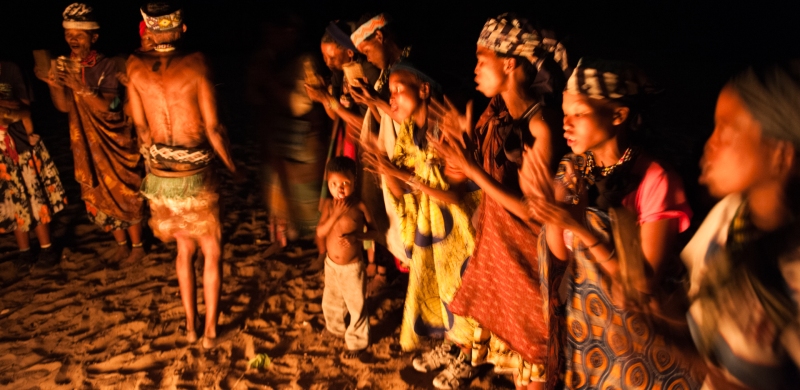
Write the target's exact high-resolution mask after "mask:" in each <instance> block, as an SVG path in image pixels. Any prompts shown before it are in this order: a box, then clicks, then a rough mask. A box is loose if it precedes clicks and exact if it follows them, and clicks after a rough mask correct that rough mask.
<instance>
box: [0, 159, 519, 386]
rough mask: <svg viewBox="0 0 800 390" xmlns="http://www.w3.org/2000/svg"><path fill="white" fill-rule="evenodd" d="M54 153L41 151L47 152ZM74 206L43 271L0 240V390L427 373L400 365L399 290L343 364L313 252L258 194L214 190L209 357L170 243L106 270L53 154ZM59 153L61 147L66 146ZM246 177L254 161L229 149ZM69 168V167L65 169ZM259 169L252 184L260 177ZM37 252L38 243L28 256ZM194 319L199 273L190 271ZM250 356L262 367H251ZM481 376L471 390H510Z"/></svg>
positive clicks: (299, 381) (345, 379)
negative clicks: (293, 247) (219, 244)
mask: <svg viewBox="0 0 800 390" xmlns="http://www.w3.org/2000/svg"><path fill="white" fill-rule="evenodd" d="M48 146H50V145H48ZM50 149H51V151H53V155H54V158H55V160H56V163H57V164H58V166H59V168H60V169H61V176H62V180H63V181H64V182H65V185H66V186H67V188H68V192H69V195H70V200H71V201H72V205H71V206H69V207H68V209H67V210H65V211H63V212H62V213H59V214H58V215H57V219H56V221H55V222H54V223H53V224H52V226H53V230H54V235H55V236H56V237H57V238H58V240H59V241H60V242H61V243H62V244H63V246H64V247H65V249H64V251H63V256H62V259H61V261H60V263H59V264H58V265H57V266H55V267H52V268H42V267H37V266H34V267H32V268H30V269H28V267H24V266H20V265H19V264H16V262H15V261H13V260H14V259H15V258H16V252H15V249H16V248H15V241H14V238H13V235H4V236H0V253H2V254H3V255H2V256H0V388H4V389H207V388H213V389H216V388H221V389H356V388H358V389H426V388H432V386H431V385H430V383H431V381H432V379H433V377H434V376H435V373H434V374H421V373H417V372H416V371H414V369H413V368H412V367H411V366H410V361H411V358H412V357H413V354H412V353H404V352H402V351H401V350H400V349H399V348H398V343H397V341H398V335H399V324H400V318H401V315H402V305H403V297H404V295H405V281H404V279H403V278H402V277H401V278H398V279H397V280H395V281H394V282H393V284H392V285H391V287H390V288H389V289H388V290H387V292H386V293H385V294H383V295H382V296H380V297H378V298H376V299H372V300H371V301H370V302H369V307H370V313H371V316H372V317H371V323H372V325H373V327H372V331H371V345H370V347H369V348H368V350H367V352H366V353H364V354H363V355H362V356H361V357H360V358H359V359H357V360H345V359H342V358H341V356H340V355H341V352H342V350H343V348H344V341H343V340H342V339H339V338H337V337H334V336H332V335H330V334H328V333H327V332H326V331H324V320H323V317H322V309H321V300H322V289H323V273H322V270H321V263H319V262H317V261H316V259H317V253H316V251H314V250H306V251H305V252H297V251H295V252H287V251H280V250H279V249H278V248H277V247H276V246H272V245H271V243H269V242H268V239H269V235H268V233H267V227H266V212H265V211H264V207H263V204H262V203H261V200H260V193H259V192H258V191H257V190H255V189H254V188H257V185H255V184H254V183H245V184H239V185H234V184H233V183H230V182H229V181H227V178H225V180H226V181H225V183H224V184H223V185H222V186H221V187H220V188H221V191H222V199H223V222H224V229H223V237H224V241H225V242H224V249H223V252H224V265H223V271H224V279H223V287H222V290H223V291H222V297H221V302H220V306H221V308H222V314H221V316H220V321H219V334H220V337H219V345H218V346H217V348H215V349H212V350H205V349H203V347H202V346H201V343H199V342H198V343H195V344H191V345H190V344H188V343H187V342H186V340H185V337H184V329H183V324H184V315H183V308H182V306H181V303H180V296H179V292H178V281H177V278H176V276H175V269H174V256H175V253H176V248H175V245H174V244H163V243H161V242H159V241H158V240H155V239H151V240H149V241H148V243H149V245H148V246H149V255H148V256H147V257H146V258H145V259H144V260H143V261H142V262H141V263H139V264H135V265H131V266H117V265H114V264H108V263H107V261H106V258H108V257H109V256H110V254H111V252H112V251H113V250H114V245H115V244H114V242H113V239H112V238H111V236H110V234H107V233H104V232H102V231H100V230H99V229H97V228H96V227H95V226H94V225H92V224H90V223H89V222H88V220H87V219H86V218H85V216H84V211H83V208H82V205H81V204H80V202H78V198H79V195H78V193H77V191H78V189H77V187H76V186H75V184H74V181H72V172H71V171H70V170H69V168H70V167H69V166H65V165H66V164H65V163H63V161H67V160H70V159H69V158H68V156H64V155H63V153H65V152H66V153H69V151H68V149H67V150H66V151H61V153H60V154H59V153H55V151H54V150H53V149H54V148H53V147H52V146H50ZM65 149H66V148H65ZM234 152H235V153H234V155H236V156H244V159H246V160H249V161H247V162H248V163H249V166H251V167H255V166H257V165H256V161H255V157H254V155H255V154H256V153H255V151H253V150H249V149H247V148H243V147H236V149H235V151H234ZM70 162H71V161H70ZM256 173H257V172H256V171H255V169H253V170H252V172H250V174H249V175H248V177H257V174H256ZM34 245H35V244H34ZM195 268H196V272H197V275H198V301H199V310H200V313H201V316H202V315H203V313H204V312H205V309H204V307H203V305H202V282H201V281H202V277H201V275H202V272H203V270H202V261H195ZM257 354H267V355H268V356H269V357H270V358H271V360H272V363H271V365H270V366H269V367H267V368H265V369H254V368H248V362H249V360H250V359H251V358H253V357H254V356H255V355H257ZM510 385H511V382H510V381H509V379H507V378H505V377H499V376H496V375H494V374H493V373H492V372H491V369H490V368H488V367H487V368H482V369H481V371H480V375H479V376H478V377H477V378H476V379H474V380H473V381H472V383H471V384H470V388H475V389H491V388H511V387H512V386H510Z"/></svg>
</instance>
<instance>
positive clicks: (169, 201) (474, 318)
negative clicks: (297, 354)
mask: <svg viewBox="0 0 800 390" xmlns="http://www.w3.org/2000/svg"><path fill="white" fill-rule="evenodd" d="M141 13H142V17H143V21H142V28H141V30H140V34H141V37H142V47H141V48H140V49H138V50H137V51H136V52H135V53H134V54H132V55H131V56H130V58H129V59H128V61H127V64H126V67H125V68H126V70H125V71H123V72H120V70H119V69H118V66H117V64H116V63H115V62H114V61H113V60H111V59H109V58H106V57H104V56H103V55H102V54H99V53H97V52H95V51H94V50H92V45H93V44H94V43H95V42H96V41H97V39H98V36H99V34H98V32H99V24H98V22H97V20H95V18H94V14H93V12H92V9H91V8H90V7H88V6H86V5H84V4H80V3H75V4H72V5H70V6H69V7H67V9H66V10H65V11H64V13H63V17H64V22H63V26H64V29H65V39H66V41H67V43H68V45H69V47H70V50H71V54H70V57H69V58H64V59H63V60H62V59H59V60H58V61H55V63H54V66H52V67H51V68H50V69H49V70H47V69H43V68H40V67H37V69H36V72H35V73H36V76H37V77H38V78H39V79H41V80H42V81H44V82H46V83H47V84H48V85H49V88H50V92H51V97H52V100H53V103H54V105H55V106H56V108H58V109H59V110H60V111H63V112H65V113H67V114H68V116H69V127H70V142H71V148H72V151H73V153H74V160H75V178H76V180H77V181H78V182H79V183H80V184H81V198H82V200H83V201H84V202H85V203H86V209H87V211H88V215H89V218H90V220H92V221H93V222H94V223H96V224H97V225H98V226H100V227H101V228H103V229H104V230H105V231H110V232H112V234H113V236H114V239H115V241H116V242H117V244H118V245H119V250H118V251H117V253H116V254H115V255H114V257H113V259H112V260H113V261H119V262H128V263H135V262H137V261H138V260H140V259H141V258H142V257H143V256H145V255H146V253H145V249H144V247H143V244H142V222H143V221H144V220H145V218H144V217H143V216H144V215H145V213H144V206H145V204H147V205H149V208H150V213H149V218H148V219H147V221H148V223H149V226H150V228H151V229H152V231H153V232H154V234H155V236H156V237H157V238H159V239H160V240H162V241H165V242H167V241H177V247H178V253H177V258H176V269H177V274H178V280H179V284H180V291H181V299H182V303H183V307H184V310H185V314H186V338H187V340H188V341H189V342H196V341H198V340H199V339H200V338H202V340H203V341H202V344H203V346H204V347H205V348H213V347H214V346H215V340H216V337H217V329H216V325H217V320H218V315H219V291H220V286H221V284H222V273H221V262H220V241H221V239H222V237H221V230H220V222H219V206H218V204H219V196H218V194H217V191H216V186H217V183H218V179H217V178H216V175H215V170H214V161H217V160H218V161H220V162H221V163H222V164H223V165H224V166H225V167H226V168H227V169H228V170H229V171H231V172H232V173H233V174H234V175H235V176H236V177H237V180H246V179H245V178H243V177H240V175H239V174H237V173H236V172H237V168H236V164H235V162H234V159H233V157H232V156H231V154H230V151H229V145H228V140H227V135H226V130H225V127H224V126H223V125H222V124H221V123H220V122H219V119H218V115H217V108H216V95H215V91H214V85H213V83H212V82H211V77H210V70H209V65H208V63H207V60H206V58H205V57H204V56H203V55H202V54H200V53H197V52H188V51H184V50H182V49H181V47H180V43H181V37H182V35H183V34H184V33H185V31H186V25H185V24H184V22H183V17H182V11H181V10H180V9H179V8H176V7H174V6H172V5H170V4H168V3H164V2H155V3H149V4H147V5H146V6H144V7H142V9H141ZM266 34H267V36H268V37H270V38H269V39H271V40H270V42H269V45H268V46H267V47H266V48H265V50H264V51H263V53H258V54H257V57H258V56H260V57H261V59H260V60H259V61H255V62H254V64H261V65H263V66H250V67H249V69H248V71H247V73H248V75H249V77H248V79H249V80H250V84H249V85H248V91H247V99H248V101H249V102H250V103H251V105H253V106H254V107H256V108H257V110H255V111H256V112H257V113H258V114H259V115H260V116H259V118H258V119H257V122H258V123H259V124H260V125H259V129H258V130H259V132H260V133H262V135H263V144H264V147H265V151H266V159H265V162H266V164H265V167H266V168H265V170H264V171H265V175H266V177H267V183H268V184H267V191H266V193H267V194H266V198H267V200H268V201H267V203H268V206H269V211H270V221H269V222H270V225H271V228H272V237H271V238H272V239H273V240H274V241H277V242H280V243H281V245H283V246H287V245H290V244H291V242H293V241H296V240H298V239H301V238H311V239H315V240H316V245H317V247H318V248H319V251H320V255H321V258H324V273H325V289H324V294H323V298H322V309H323V313H324V318H325V322H326V328H327V331H328V332H330V333H331V334H333V335H336V336H338V337H342V338H344V340H345V345H346V349H345V350H344V351H343V354H342V357H343V358H346V359H349V358H355V357H358V356H359V355H360V354H362V353H363V352H364V351H365V350H366V349H367V348H368V346H369V342H370V321H369V318H368V317H369V314H370V313H368V312H367V307H368V305H366V303H365V301H366V300H367V299H368V298H369V297H371V296H373V295H376V294H380V293H381V292H382V291H384V290H385V289H387V288H396V285H389V284H388V283H387V274H391V273H397V272H405V273H408V286H407V291H406V299H405V303H404V305H405V306H404V309H403V319H402V323H401V325H400V327H401V328H400V337H399V343H400V347H401V348H402V349H403V350H404V351H414V352H418V354H417V355H416V356H415V357H414V358H413V360H412V361H411V362H410V364H411V365H412V366H413V368H414V369H416V370H417V371H420V372H432V371H438V374H437V375H436V376H435V378H434V379H433V386H434V387H436V388H439V389H456V388H461V387H464V386H466V385H468V384H469V382H470V380H471V379H472V378H473V377H474V376H475V375H476V374H477V372H478V370H477V367H479V366H481V365H484V364H491V365H493V366H494V370H495V371H496V372H502V373H506V374H509V375H511V376H513V380H514V383H515V385H516V386H517V388H529V389H552V388H561V387H564V388H569V389H594V388H598V389H611V388H615V389H616V388H646V389H700V388H710V389H784V388H793V387H794V386H796V383H798V382H797V381H798V380H799V379H800V315H799V314H798V312H799V311H800V240H798V238H800V203H798V199H800V160H798V158H800V154H798V153H799V151H800V61H797V60H795V61H788V62H783V63H778V64H771V65H763V66H753V67H750V68H748V69H747V70H745V71H743V72H741V73H739V74H737V75H735V76H733V78H731V79H730V81H729V82H728V83H727V84H726V85H725V87H724V88H723V89H722V91H721V92H720V93H719V97H718V100H717V105H716V111H715V113H714V119H715V128H714V131H713V133H712V135H711V137H710V139H708V141H707V143H706V146H705V149H704V154H703V158H702V160H701V161H700V165H701V169H702V173H701V176H700V178H699V180H700V183H702V184H703V185H705V186H706V187H707V188H708V190H709V192H710V194H711V195H713V196H715V197H717V198H719V199H721V200H720V201H719V203H718V204H717V205H716V206H715V207H714V208H713V209H712V210H711V212H710V213H709V214H708V216H707V217H706V218H705V220H704V222H703V223H702V224H701V226H700V227H699V228H698V229H697V230H696V233H695V234H694V236H693V237H692V238H691V240H690V241H689V243H688V245H686V246H685V248H683V250H679V246H678V243H679V242H680V240H679V238H678V235H679V234H680V233H682V232H685V231H687V229H689V227H690V222H691V220H692V209H691V207H690V204H689V202H688V200H687V196H686V195H685V192H684V189H683V183H682V181H681V178H680V177H679V176H678V175H677V174H676V173H675V172H674V171H673V170H672V169H671V168H670V166H669V164H668V163H667V162H665V161H659V160H658V159H657V158H655V157H654V156H655V155H657V154H658V153H656V152H657V151H654V150H652V149H651V148H652V143H649V142H647V141H648V140H647V137H648V131H647V129H648V127H649V126H650V123H648V116H647V115H646V114H647V112H648V109H649V106H650V103H651V101H652V97H653V94H655V93H656V92H657V89H656V88H655V87H654V86H653V84H652V83H651V82H650V81H649V79H648V77H647V76H646V75H645V74H644V72H643V71H642V70H641V69H640V68H638V67H637V66H635V65H633V64H631V63H628V62H624V61H619V60H615V59H600V58H581V59H580V60H579V61H578V62H577V63H576V64H575V65H574V66H571V64H570V63H569V61H568V59H567V52H566V49H565V48H564V46H563V45H562V44H561V43H559V42H558V41H557V40H555V39H553V38H552V37H551V35H550V34H549V33H547V32H543V31H539V30H537V29H536V28H534V26H533V25H532V24H531V23H529V22H528V21H527V20H525V19H524V18H521V17H519V16H517V15H514V14H501V15H498V16H496V17H492V18H489V19H488V20H487V21H486V23H485V25H484V26H483V29H482V31H481V33H480V35H479V36H478V37H477V45H476V46H477V47H476V53H475V54H476V57H477V64H476V66H475V71H474V73H475V83H476V84H477V90H478V91H479V92H480V93H481V94H483V95H485V97H486V98H488V99H489V104H488V106H487V107H486V108H485V110H484V111H483V112H482V113H480V115H477V120H476V121H473V114H474V113H473V112H472V104H471V103H469V104H467V105H466V109H465V110H464V109H461V108H462V107H457V106H458V105H457V104H455V103H453V102H451V100H450V99H448V97H447V96H445V95H444V90H445V89H444V88H443V86H442V84H441V83H440V80H437V79H436V78H435V77H433V76H434V73H433V72H431V71H430V69H428V68H426V67H424V66H422V65H421V64H422V62H421V61H422V60H423V59H417V58H415V56H414V52H413V51H412V50H411V46H407V45H403V44H401V42H403V40H402V39H400V37H399V36H398V34H399V32H398V30H397V29H396V28H395V22H394V21H393V20H392V19H391V18H390V17H389V15H387V14H378V15H366V16H364V17H363V18H362V19H361V20H359V21H358V22H355V23H348V22H345V21H340V20H336V21H332V22H330V24H329V25H327V27H326V28H325V33H324V35H323V36H322V38H321V41H320V50H321V54H322V57H323V58H324V62H325V65H327V67H328V68H329V70H330V71H331V77H330V79H326V78H323V77H321V76H320V75H319V72H318V70H319V69H318V68H317V67H316V64H315V61H314V59H313V58H314V56H312V55H309V54H308V53H296V54H293V55H292V56H283V57H281V56H279V54H280V53H282V51H284V52H285V51H286V50H287V47H288V46H291V45H292V34H291V28H290V27H287V26H286V25H273V26H271V27H270V29H269V30H268V31H267V32H266ZM287 57H290V58H287ZM277 58H281V60H277ZM123 85H124V87H125V88H123ZM26 91H27V87H26V86H25V85H24V82H23V81H22V78H21V76H20V71H19V69H18V68H17V67H16V66H15V65H13V64H11V63H6V62H3V63H0V94H1V95H0V114H2V115H1V116H0V149H2V155H1V157H2V161H0V175H1V176H0V180H1V181H0V190H2V193H0V196H2V197H3V203H2V205H0V233H6V232H12V231H13V232H14V233H15V235H16V238H17V242H18V245H19V249H20V258H21V259H25V261H32V255H31V250H30V243H29V232H30V231H31V230H33V231H35V233H36V235H37V237H38V241H39V244H40V246H41V250H40V255H39V257H40V258H39V261H40V262H42V263H45V264H47V263H54V262H56V261H57V260H58V259H57V256H55V255H54V253H55V251H54V250H53V249H52V246H51V244H50V239H49V230H48V223H49V221H50V220H51V218H52V215H53V214H54V213H56V212H58V211H59V210H61V209H63V207H64V205H65V203H66V198H65V196H64V190H63V188H62V186H61V183H60V181H59V177H58V171H57V169H56V168H55V165H54V164H53V162H52V160H51V159H50V157H49V154H48V152H47V149H46V148H45V147H44V144H43V143H42V141H41V140H40V139H39V137H38V136H37V135H35V134H34V133H33V124H32V121H31V120H30V110H29V99H28V96H27V92H26ZM330 123H332V124H333V126H332V127H327V126H328V124H330ZM326 127H327V128H328V131H325V130H324V129H325V128H326ZM331 129H332V130H331ZM321 134H323V135H325V136H327V135H328V134H330V144H328V145H327V146H326V145H325V143H324V142H323V141H322V140H324V139H325V137H322V136H321ZM326 149H327V156H326V154H325V152H326ZM323 168H324V169H323ZM128 240H130V246H129V243H128ZM198 247H199V249H200V251H201V252H202V253H203V258H204V262H205V265H204V273H203V287H204V301H205V305H206V319H205V325H204V326H201V325H200V324H199V322H198V321H197V318H196V317H197V315H198V313H197V303H196V301H197V298H196V289H195V274H194V267H193V266H192V263H193V257H194V255H195V252H196V251H197V248H198ZM431 338H433V339H441V340H442V341H441V343H439V344H437V346H436V347H435V348H433V349H430V350H427V351H424V349H425V348H424V345H425V341H426V340H429V339H431ZM793 383H794V385H793Z"/></svg>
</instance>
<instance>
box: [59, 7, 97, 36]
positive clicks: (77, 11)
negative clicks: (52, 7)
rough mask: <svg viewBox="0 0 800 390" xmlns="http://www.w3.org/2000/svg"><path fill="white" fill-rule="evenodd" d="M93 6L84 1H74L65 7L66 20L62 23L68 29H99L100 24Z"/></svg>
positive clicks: (64, 15)
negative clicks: (95, 16)
mask: <svg viewBox="0 0 800 390" xmlns="http://www.w3.org/2000/svg"><path fill="white" fill-rule="evenodd" d="M92 11H93V10H92V7H90V6H88V5H86V4H83V3H72V4H70V5H68V6H67V8H66V9H64V13H63V14H62V16H63V17H64V21H63V22H62V23H61V25H62V26H63V27H64V28H66V29H74V30H97V29H99V28H100V25H99V24H97V20H95V18H94V12H92Z"/></svg>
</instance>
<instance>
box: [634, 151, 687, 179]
mask: <svg viewBox="0 0 800 390" xmlns="http://www.w3.org/2000/svg"><path fill="white" fill-rule="evenodd" d="M634 172H635V173H636V174H638V175H640V176H641V177H642V181H641V183H640V184H639V186H640V187H649V186H657V185H669V186H681V187H682V184H683V183H682V180H681V178H680V176H678V174H677V173H675V171H673V170H672V169H670V168H668V167H666V166H665V165H663V164H662V163H660V162H658V161H656V160H654V159H652V158H651V157H649V156H647V155H642V156H639V158H638V159H637V160H636V165H635V166H634Z"/></svg>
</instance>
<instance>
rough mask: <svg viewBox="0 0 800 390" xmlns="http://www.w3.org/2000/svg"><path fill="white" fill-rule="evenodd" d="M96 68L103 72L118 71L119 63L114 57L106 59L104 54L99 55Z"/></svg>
mask: <svg viewBox="0 0 800 390" xmlns="http://www.w3.org/2000/svg"><path fill="white" fill-rule="evenodd" d="M95 67H97V68H99V69H102V70H109V69H113V70H116V68H117V62H116V61H115V60H114V58H112V57H106V56H104V55H102V54H97V64H96V65H95Z"/></svg>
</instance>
